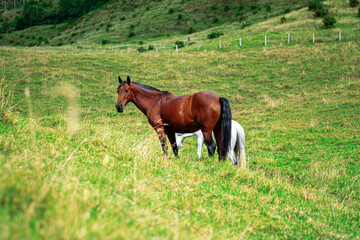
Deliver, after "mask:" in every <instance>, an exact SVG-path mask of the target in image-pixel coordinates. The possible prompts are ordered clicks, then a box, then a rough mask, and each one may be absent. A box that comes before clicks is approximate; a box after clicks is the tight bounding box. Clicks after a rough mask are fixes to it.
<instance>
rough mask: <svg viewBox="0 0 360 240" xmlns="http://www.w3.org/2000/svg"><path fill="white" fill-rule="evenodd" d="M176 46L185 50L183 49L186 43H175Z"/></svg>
mask: <svg viewBox="0 0 360 240" xmlns="http://www.w3.org/2000/svg"><path fill="white" fill-rule="evenodd" d="M175 45H177V46H178V48H183V47H185V43H184V42H182V41H176V42H175Z"/></svg>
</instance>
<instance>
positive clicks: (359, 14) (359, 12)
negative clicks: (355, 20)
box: [358, 7, 360, 17]
mask: <svg viewBox="0 0 360 240" xmlns="http://www.w3.org/2000/svg"><path fill="white" fill-rule="evenodd" d="M358 17H360V7H359V9H358Z"/></svg>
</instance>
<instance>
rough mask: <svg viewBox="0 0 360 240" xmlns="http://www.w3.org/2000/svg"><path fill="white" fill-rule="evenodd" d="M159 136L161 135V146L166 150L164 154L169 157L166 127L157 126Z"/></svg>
mask: <svg viewBox="0 0 360 240" xmlns="http://www.w3.org/2000/svg"><path fill="white" fill-rule="evenodd" d="M155 131H156V133H157V135H158V137H159V140H160V143H161V147H162V150H163V152H164V155H165V156H166V157H167V156H168V153H167V151H168V149H167V145H166V135H165V130H164V128H160V127H159V128H156V129H155Z"/></svg>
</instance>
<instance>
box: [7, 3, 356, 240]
mask: <svg viewBox="0 0 360 240" xmlns="http://www.w3.org/2000/svg"><path fill="white" fill-rule="evenodd" d="M334 2H335V1H334ZM298 14H300V16H303V17H304V18H305V16H306V14H308V13H306V12H305V11H302V10H300V11H299V12H298ZM338 14H343V11H340V10H339V12H338ZM292 16H293V17H294V19H295V15H292ZM354 19H355V18H354ZM354 19H351V21H349V20H347V21H345V22H344V23H343V25H344V26H345V27H346V24H349V26H352V27H353V26H354V24H353V22H356V24H357V25H356V26H358V25H359V20H357V21H355V20H354ZM349 22H352V24H350V23H349ZM340 23H341V22H340ZM272 24H273V22H272V20H271V19H270V20H269V21H267V22H265V23H262V24H261V25H254V26H252V27H250V28H249V29H245V30H243V31H253V32H259V34H260V33H261V35H262V36H263V35H264V33H265V32H266V31H267V30H261V29H263V27H265V28H267V27H269V26H272ZM297 24H300V22H299V23H297V22H296V21H294V23H293V24H290V25H291V27H294V26H297V27H299V29H300V26H299V25H297ZM289 27H290V26H289ZM229 28H230V29H231V26H230V27H229ZM284 28H285V27H284ZM349 28H350V27H349ZM285 30H286V29H285ZM236 31H238V30H236ZM299 34H300V32H299ZM225 37H226V35H225ZM212 44H213V45H215V42H204V43H203V45H206V46H207V48H205V51H200V52H195V51H186V50H184V51H180V52H179V53H177V54H176V53H174V52H173V51H172V52H170V51H167V52H161V53H159V54H157V55H156V56H155V55H154V54H153V53H145V54H135V53H129V54H122V55H120V54H117V53H106V54H102V53H91V54H87V53H80V54H62V53H57V52H55V51H53V49H52V48H50V47H43V48H41V49H39V48H12V47H2V48H1V49H0V56H1V58H0V62H1V70H0V71H1V72H0V73H1V75H0V77H1V79H0V82H1V85H0V86H1V91H0V94H1V109H0V110H1V119H0V120H1V123H0V182H1V184H0V238H1V239H38V238H45V239H99V238H106V239H149V238H157V239H242V238H244V239H248V238H254V239H262V238H301V239H312V238H330V239H334V238H345V239H357V238H359V237H360V198H359V197H360V188H359V181H360V180H359V177H360V163H359V160H360V159H359V149H360V148H359V145H360V137H359V136H360V127H359V126H360V121H359V114H360V82H359V76H360V65H359V62H360V47H359V42H356V41H343V42H335V43H334V42H331V43H328V42H323V43H316V44H304V45H301V44H293V45H283V46H281V47H279V46H278V45H272V46H271V45H270V46H266V47H265V46H261V45H259V46H254V47H248V48H244V49H241V50H240V49H236V48H233V49H227V50H225V51H218V50H213V49H212V48H210V46H212ZM119 75H121V77H123V78H125V77H126V75H129V76H130V77H131V79H132V80H133V81H136V82H140V83H143V84H146V85H150V86H153V87H156V88H158V89H160V90H166V91H170V92H172V93H175V94H178V95H181V94H190V93H194V92H197V91H202V90H211V91H214V92H215V93H217V94H218V95H220V96H222V97H225V98H227V99H228V100H229V102H230V105H231V109H232V116H233V119H234V120H236V121H237V122H239V123H240V124H241V125H242V126H243V128H244V130H245V134H246V156H247V168H246V169H239V168H236V167H233V166H232V164H231V162H230V160H226V161H225V162H220V163H219V162H218V159H217V156H216V155H215V156H214V157H213V158H209V157H207V153H206V149H205V148H204V149H203V153H202V158H201V159H200V160H198V159H197V155H196V149H197V143H196V139H195V138H193V139H186V140H185V143H184V146H183V148H182V149H181V150H180V152H179V156H180V157H179V158H175V157H174V155H173V154H172V153H169V158H168V159H167V158H164V157H163V155H162V150H161V146H160V143H159V141H158V138H157V135H156V133H155V131H154V130H153V129H152V127H151V126H150V125H149V124H148V123H147V119H146V118H145V116H144V115H143V114H142V113H141V112H140V111H139V110H138V109H137V108H136V107H135V106H134V105H133V104H128V105H127V106H126V108H125V110H124V113H122V114H120V113H118V112H117V111H116V109H115V103H116V99H117V93H116V88H117V86H118V82H117V77H118V76H119Z"/></svg>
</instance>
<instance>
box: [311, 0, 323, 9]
mask: <svg viewBox="0 0 360 240" xmlns="http://www.w3.org/2000/svg"><path fill="white" fill-rule="evenodd" d="M321 6H323V4H322V2H321V1H320V0H314V1H310V2H309V5H308V7H309V10H310V11H315V10H316V9H318V8H320V7H321Z"/></svg>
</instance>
